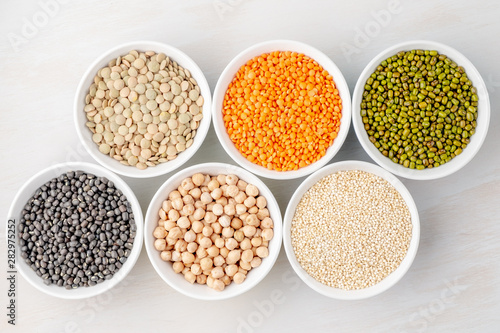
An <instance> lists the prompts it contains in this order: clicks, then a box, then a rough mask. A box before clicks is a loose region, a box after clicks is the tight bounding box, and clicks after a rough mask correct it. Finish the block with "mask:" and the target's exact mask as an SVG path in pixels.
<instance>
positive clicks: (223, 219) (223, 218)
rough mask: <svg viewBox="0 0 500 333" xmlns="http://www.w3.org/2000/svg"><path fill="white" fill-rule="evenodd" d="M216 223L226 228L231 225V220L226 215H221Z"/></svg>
mask: <svg viewBox="0 0 500 333" xmlns="http://www.w3.org/2000/svg"><path fill="white" fill-rule="evenodd" d="M218 222H219V224H220V225H221V226H222V227H223V228H227V227H229V226H230V225H231V218H230V217H229V216H227V215H222V216H221V217H219V219H218Z"/></svg>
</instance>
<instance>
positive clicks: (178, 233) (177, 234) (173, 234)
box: [167, 227, 183, 239]
mask: <svg viewBox="0 0 500 333" xmlns="http://www.w3.org/2000/svg"><path fill="white" fill-rule="evenodd" d="M167 237H168V238H171V239H178V238H181V237H183V234H182V230H181V228H179V227H175V228H172V229H170V231H169V232H168V236H167Z"/></svg>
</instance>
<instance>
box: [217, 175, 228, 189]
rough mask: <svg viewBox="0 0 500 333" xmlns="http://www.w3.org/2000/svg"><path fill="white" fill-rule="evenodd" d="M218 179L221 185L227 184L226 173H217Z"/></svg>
mask: <svg viewBox="0 0 500 333" xmlns="http://www.w3.org/2000/svg"><path fill="white" fill-rule="evenodd" d="M217 181H218V182H219V184H220V185H221V186H222V185H226V175H217Z"/></svg>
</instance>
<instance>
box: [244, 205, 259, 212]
mask: <svg viewBox="0 0 500 333" xmlns="http://www.w3.org/2000/svg"><path fill="white" fill-rule="evenodd" d="M247 212H248V213H249V214H257V213H258V212H259V208H258V207H257V206H253V207H250V208H248V210H247Z"/></svg>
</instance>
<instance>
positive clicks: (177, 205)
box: [172, 197, 184, 211]
mask: <svg viewBox="0 0 500 333" xmlns="http://www.w3.org/2000/svg"><path fill="white" fill-rule="evenodd" d="M183 206H184V202H183V201H182V198H181V197H179V198H175V199H174V200H172V208H173V209H175V210H177V211H179V210H181V209H182V207H183Z"/></svg>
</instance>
